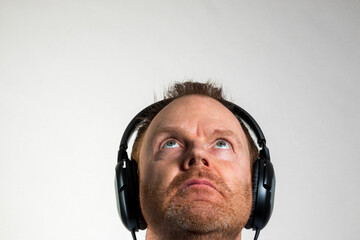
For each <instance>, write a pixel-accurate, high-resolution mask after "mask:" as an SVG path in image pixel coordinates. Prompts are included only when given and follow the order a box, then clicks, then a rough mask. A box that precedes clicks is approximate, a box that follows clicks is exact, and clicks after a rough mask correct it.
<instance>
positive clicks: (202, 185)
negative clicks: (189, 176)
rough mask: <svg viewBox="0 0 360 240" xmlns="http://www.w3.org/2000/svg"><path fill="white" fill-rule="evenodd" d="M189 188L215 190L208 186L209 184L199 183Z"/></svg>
mask: <svg viewBox="0 0 360 240" xmlns="http://www.w3.org/2000/svg"><path fill="white" fill-rule="evenodd" d="M187 188H200V189H201V188H205V189H209V188H210V189H213V190H215V189H214V188H213V187H211V186H210V185H207V184H199V183H197V184H191V185H189V186H188V187H187Z"/></svg>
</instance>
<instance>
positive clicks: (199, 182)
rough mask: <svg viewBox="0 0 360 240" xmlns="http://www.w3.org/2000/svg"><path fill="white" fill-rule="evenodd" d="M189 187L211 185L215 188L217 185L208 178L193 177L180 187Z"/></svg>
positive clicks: (182, 188)
mask: <svg viewBox="0 0 360 240" xmlns="http://www.w3.org/2000/svg"><path fill="white" fill-rule="evenodd" d="M189 187H210V188H213V189H215V190H217V189H216V187H215V185H214V184H213V183H211V182H210V181H208V180H206V179H191V180H188V181H186V182H185V183H183V184H182V185H181V187H180V189H181V190H184V189H187V188H189Z"/></svg>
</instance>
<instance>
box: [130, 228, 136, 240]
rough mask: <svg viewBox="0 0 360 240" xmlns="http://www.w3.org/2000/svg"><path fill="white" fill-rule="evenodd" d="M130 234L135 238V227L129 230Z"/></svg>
mask: <svg viewBox="0 0 360 240" xmlns="http://www.w3.org/2000/svg"><path fill="white" fill-rule="evenodd" d="M131 235H132V237H133V239H134V240H136V235H135V229H132V230H131Z"/></svg>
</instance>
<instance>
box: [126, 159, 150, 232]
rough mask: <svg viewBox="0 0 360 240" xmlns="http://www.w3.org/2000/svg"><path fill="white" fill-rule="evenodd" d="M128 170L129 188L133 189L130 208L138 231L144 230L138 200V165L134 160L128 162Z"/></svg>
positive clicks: (145, 224) (145, 225)
mask: <svg viewBox="0 0 360 240" xmlns="http://www.w3.org/2000/svg"><path fill="white" fill-rule="evenodd" d="M129 165H130V170H131V186H130V187H131V188H133V190H134V191H133V196H132V198H133V204H132V206H131V207H133V208H134V213H135V217H136V222H137V226H138V229H140V230H144V229H146V227H147V223H146V221H145V219H144V216H143V214H142V212H141V207H140V198H139V174H138V164H137V162H136V161H135V160H131V161H129Z"/></svg>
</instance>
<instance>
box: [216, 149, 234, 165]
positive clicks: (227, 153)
mask: <svg viewBox="0 0 360 240" xmlns="http://www.w3.org/2000/svg"><path fill="white" fill-rule="evenodd" d="M209 152H210V154H211V155H212V156H214V157H215V158H216V159H217V160H221V161H231V162H235V161H237V160H238V156H237V155H236V154H235V153H234V152H233V151H232V150H230V149H210V150H209Z"/></svg>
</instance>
